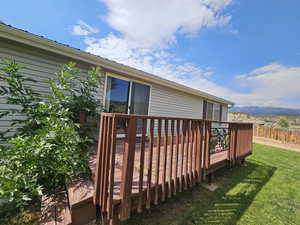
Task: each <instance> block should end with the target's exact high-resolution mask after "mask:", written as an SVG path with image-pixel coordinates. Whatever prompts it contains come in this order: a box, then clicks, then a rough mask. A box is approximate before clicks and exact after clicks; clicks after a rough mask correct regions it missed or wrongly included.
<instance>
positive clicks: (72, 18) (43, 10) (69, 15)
mask: <svg viewBox="0 0 300 225" xmlns="http://www.w3.org/2000/svg"><path fill="white" fill-rule="evenodd" d="M299 8H300V2H299V1H297V0H288V1H286V0H265V1H261V0H260V1H258V0H252V1H242V0H185V1H182V0H152V1H146V0H144V1H142V0H126V1H124V0H102V1H100V0H90V1H80V0H72V1H71V0H64V1H58V0H51V1H37V0H27V1H17V0H10V1H4V2H2V4H1V9H0V20H1V21H3V22H5V23H7V24H10V25H12V26H15V27H17V28H21V29H25V30H28V31H30V32H32V33H34V34H38V35H42V36H45V37H47V38H49V39H52V40H56V41H59V42H61V43H65V44H68V45H71V46H72V47H76V48H80V49H82V50H85V51H89V52H91V53H94V54H97V55H100V56H103V57H105V58H109V59H112V60H115V61H118V62H120V63H124V64H127V65H130V66H133V67H136V68H138V69H142V70H144V71H147V72H151V73H154V74H156V75H159V76H162V77H164V78H167V79H171V80H174V81H176V82H179V83H182V84H185V85H188V86H191V87H194V88H197V89H200V90H203V91H207V92H209V93H211V94H215V95H218V96H220V97H224V98H227V99H230V100H233V101H235V102H236V103H237V105H264V106H276V107H278V106H279V107H293V108H300V98H299V96H300V41H299V40H300V29H299V28H300V25H299V21H300V13H299Z"/></svg>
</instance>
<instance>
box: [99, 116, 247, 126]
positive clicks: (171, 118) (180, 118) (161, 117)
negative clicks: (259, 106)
mask: <svg viewBox="0 0 300 225" xmlns="http://www.w3.org/2000/svg"><path fill="white" fill-rule="evenodd" d="M101 115H102V116H106V117H116V118H137V119H160V120H191V121H199V120H201V121H208V122H212V123H223V124H249V125H253V123H247V122H231V121H218V120H207V119H196V118H186V117H166V116H146V115H137V114H123V113H101Z"/></svg>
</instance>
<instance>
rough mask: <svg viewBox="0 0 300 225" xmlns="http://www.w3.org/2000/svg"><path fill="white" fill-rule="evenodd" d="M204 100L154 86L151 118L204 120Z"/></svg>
mask: <svg viewBox="0 0 300 225" xmlns="http://www.w3.org/2000/svg"><path fill="white" fill-rule="evenodd" d="M202 110H203V100H202V99H201V98H199V97H196V96H193V95H188V94H185V93H183V92H179V91H176V90H172V89H169V88H165V87H160V86H152V88H151V98H150V110H149V115H151V116H168V117H186V118H195V119H200V118H202Z"/></svg>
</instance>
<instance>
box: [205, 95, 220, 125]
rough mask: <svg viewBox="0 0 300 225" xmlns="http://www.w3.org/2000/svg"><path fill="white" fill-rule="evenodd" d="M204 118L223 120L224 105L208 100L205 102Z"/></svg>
mask: <svg viewBox="0 0 300 225" xmlns="http://www.w3.org/2000/svg"><path fill="white" fill-rule="evenodd" d="M203 119H207V120H215V121H221V120H222V105H221V104H218V103H211V102H208V101H206V100H204V102H203Z"/></svg>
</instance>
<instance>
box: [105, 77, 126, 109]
mask: <svg viewBox="0 0 300 225" xmlns="http://www.w3.org/2000/svg"><path fill="white" fill-rule="evenodd" d="M129 89H130V82H128V81H126V80H121V79H117V78H113V77H107V82H106V98H105V110H106V111H107V112H110V113H127V112H128V96H129Z"/></svg>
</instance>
